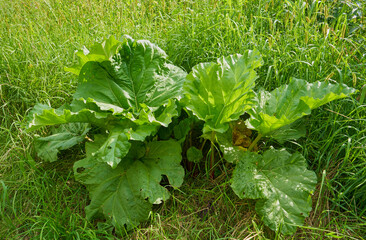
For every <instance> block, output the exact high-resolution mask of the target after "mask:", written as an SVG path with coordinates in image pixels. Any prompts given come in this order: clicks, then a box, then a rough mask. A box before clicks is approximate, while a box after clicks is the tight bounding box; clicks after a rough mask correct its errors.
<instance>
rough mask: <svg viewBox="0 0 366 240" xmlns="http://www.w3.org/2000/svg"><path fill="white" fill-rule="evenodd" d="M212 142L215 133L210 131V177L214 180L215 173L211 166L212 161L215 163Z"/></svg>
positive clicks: (212, 164)
mask: <svg viewBox="0 0 366 240" xmlns="http://www.w3.org/2000/svg"><path fill="white" fill-rule="evenodd" d="M214 140H215V132H214V131H212V132H211V159H210V177H211V179H214V177H215V172H214V170H213V166H214V161H215V156H214V155H215V145H214Z"/></svg>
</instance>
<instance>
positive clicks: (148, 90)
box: [28, 36, 355, 234]
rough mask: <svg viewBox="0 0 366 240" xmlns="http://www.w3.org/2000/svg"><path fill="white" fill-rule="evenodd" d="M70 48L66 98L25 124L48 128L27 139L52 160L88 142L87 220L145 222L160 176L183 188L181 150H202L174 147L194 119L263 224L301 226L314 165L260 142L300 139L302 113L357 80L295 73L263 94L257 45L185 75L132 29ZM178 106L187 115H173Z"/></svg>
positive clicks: (80, 172)
mask: <svg viewBox="0 0 366 240" xmlns="http://www.w3.org/2000/svg"><path fill="white" fill-rule="evenodd" d="M77 55H78V57H79V63H78V64H76V65H75V66H73V67H70V68H66V70H67V71H69V72H72V73H74V74H76V75H77V76H78V85H77V88H76V91H75V93H74V95H73V100H72V102H71V103H70V104H65V105H63V106H61V107H59V108H57V109H55V108H52V107H50V106H48V105H44V104H37V105H36V106H34V108H33V109H32V110H31V111H30V113H29V115H28V130H29V131H32V130H37V129H39V128H41V127H45V126H50V128H51V129H50V135H49V136H46V137H38V138H36V140H35V149H36V151H37V154H38V156H39V157H40V158H41V159H43V160H45V161H50V162H53V161H56V160H57V159H58V154H59V152H60V151H62V150H65V149H68V148H70V147H72V146H74V145H76V144H80V143H82V142H85V141H86V143H85V158H84V159H82V160H78V161H76V162H75V164H74V174H75V178H76V179H77V180H78V181H80V182H81V183H82V184H84V185H85V186H86V188H87V189H88V191H89V194H90V204H89V206H87V207H86V209H85V211H86V215H87V217H88V218H90V219H91V218H93V217H95V216H98V215H99V214H103V215H104V216H105V218H106V219H107V220H108V221H110V222H111V223H112V224H113V225H114V226H115V227H117V228H123V227H125V228H126V229H127V230H129V229H131V228H133V227H135V226H137V225H138V224H139V223H140V222H141V221H144V220H146V219H147V218H148V216H149V213H150V211H151V207H152V205H153V204H160V203H162V202H163V201H165V200H167V199H168V198H169V196H170V193H169V191H168V189H167V188H166V185H165V186H162V184H161V180H162V178H163V176H166V179H167V180H168V181H169V184H168V186H171V187H173V188H177V187H179V186H181V184H182V182H183V177H184V170H183V167H182V166H181V160H182V154H183V155H184V156H187V158H188V160H189V161H191V162H194V163H199V162H200V161H201V160H202V159H205V157H204V156H203V155H202V152H201V151H200V150H201V149H202V148H201V149H198V148H196V147H194V146H190V147H183V148H182V146H186V145H184V144H182V143H184V139H185V137H186V136H187V134H188V132H189V131H193V130H191V125H192V124H193V123H194V122H197V121H200V122H202V123H203V124H202V126H203V127H202V129H201V133H202V138H205V139H206V140H208V141H211V151H210V153H211V157H210V159H211V160H210V161H211V163H210V165H211V167H213V165H214V161H215V154H214V151H215V149H216V146H215V145H217V146H218V147H219V149H220V152H221V153H222V154H221V155H222V156H223V158H224V159H225V160H226V161H227V162H229V163H232V164H233V167H234V171H233V175H232V179H231V187H232V189H233V191H234V192H235V193H236V194H237V195H238V197H239V198H250V199H257V203H256V210H257V212H258V214H259V215H260V216H261V218H262V220H263V222H264V223H265V224H266V225H267V226H269V227H270V228H271V229H272V230H274V231H281V232H282V233H283V234H292V233H294V232H295V230H296V227H297V226H301V225H302V224H303V223H304V219H305V218H306V217H307V216H308V215H309V212H310V211H311V194H312V193H313V191H314V189H315V185H316V183H317V178H316V175H315V173H314V172H313V171H311V170H308V169H307V161H306V159H305V158H304V157H303V156H302V155H301V153H299V152H289V151H287V150H286V149H284V148H283V149H275V148H273V147H268V146H267V147H263V145H259V144H258V143H259V141H263V140H264V141H265V140H266V139H270V138H274V139H276V140H278V141H279V142H281V143H282V142H284V141H286V140H290V139H297V138H299V137H301V136H304V131H302V130H301V129H300V128H298V125H299V124H296V121H297V120H298V119H300V118H301V117H303V116H305V115H308V114H310V113H311V110H312V109H314V108H317V107H319V106H321V105H323V104H326V103H328V102H330V101H333V100H336V99H340V98H344V97H347V96H349V95H351V94H352V93H354V91H355V90H354V89H352V88H349V87H347V86H346V85H343V84H332V83H328V82H314V83H308V82H306V81H304V80H300V79H295V78H293V79H290V81H289V84H288V85H283V86H280V87H279V88H277V89H274V90H273V91H271V92H267V91H264V90H259V91H254V90H255V89H256V86H255V80H256V79H257V74H256V71H255V69H256V68H258V67H260V66H261V65H262V62H263V60H262V58H261V56H260V53H259V52H258V51H256V50H252V51H249V50H248V51H246V52H244V53H242V54H235V55H230V56H227V57H221V58H219V59H217V61H216V62H206V63H200V64H198V65H196V66H194V67H193V69H192V71H191V72H190V73H189V74H186V73H185V72H184V71H183V70H182V69H180V68H179V67H176V66H174V65H172V64H171V63H170V62H169V61H168V60H167V55H166V54H165V52H164V51H163V50H162V49H160V48H159V47H157V46H156V45H154V44H152V43H150V42H149V41H145V40H139V41H136V40H133V39H132V38H130V37H128V36H124V37H123V38H122V39H121V40H120V41H118V40H116V39H115V38H113V37H111V38H109V39H107V40H105V41H104V42H102V43H98V44H96V45H94V46H93V47H91V48H90V49H84V50H83V51H80V52H77ZM182 111H184V112H185V114H186V115H188V116H190V117H189V118H183V117H181V116H180V113H181V112H182ZM244 114H246V115H248V116H249V117H247V118H246V119H243V118H242V116H243V115H244ZM173 136H174V138H173ZM211 177H214V174H211Z"/></svg>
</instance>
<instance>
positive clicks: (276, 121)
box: [248, 79, 355, 135]
mask: <svg viewBox="0 0 366 240" xmlns="http://www.w3.org/2000/svg"><path fill="white" fill-rule="evenodd" d="M354 92H355V89H353V88H350V87H348V86H346V85H344V84H331V83H327V82H315V83H308V82H306V81H304V80H300V79H291V81H290V83H289V84H288V85H283V86H281V87H279V88H276V89H275V90H273V91H272V92H270V93H269V92H266V91H261V92H259V93H258V94H257V97H256V101H255V105H254V107H253V108H252V109H250V110H249V111H248V112H249V114H250V115H251V118H250V119H249V121H248V126H251V128H254V129H255V130H257V131H259V132H260V133H261V134H262V135H268V134H269V133H270V132H272V131H274V130H276V129H278V128H280V127H283V126H285V125H288V124H290V123H292V122H294V121H296V120H297V119H299V118H301V117H302V116H304V115H308V114H310V112H311V109H314V108H317V107H319V106H321V105H323V104H326V103H328V102H330V101H333V100H336V99H340V98H344V97H347V96H349V95H350V94H352V93H354Z"/></svg>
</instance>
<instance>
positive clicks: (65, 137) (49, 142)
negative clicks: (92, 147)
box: [35, 123, 90, 162]
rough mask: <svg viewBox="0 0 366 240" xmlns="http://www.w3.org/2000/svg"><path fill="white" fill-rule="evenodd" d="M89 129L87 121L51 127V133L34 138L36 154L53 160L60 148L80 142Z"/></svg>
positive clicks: (63, 148) (44, 158)
mask: <svg viewBox="0 0 366 240" xmlns="http://www.w3.org/2000/svg"><path fill="white" fill-rule="evenodd" d="M89 130H90V127H89V124H87V123H68V124H63V125H61V126H60V127H58V128H53V129H52V135H50V136H47V137H40V138H37V139H36V143H35V148H36V151H37V155H38V156H39V157H40V158H42V159H43V160H46V161H49V162H54V161H56V160H57V154H58V153H59V151H60V150H65V149H68V148H71V147H72V146H74V145H76V144H78V143H80V142H82V141H83V140H84V139H85V136H86V134H87V132H88V131H89Z"/></svg>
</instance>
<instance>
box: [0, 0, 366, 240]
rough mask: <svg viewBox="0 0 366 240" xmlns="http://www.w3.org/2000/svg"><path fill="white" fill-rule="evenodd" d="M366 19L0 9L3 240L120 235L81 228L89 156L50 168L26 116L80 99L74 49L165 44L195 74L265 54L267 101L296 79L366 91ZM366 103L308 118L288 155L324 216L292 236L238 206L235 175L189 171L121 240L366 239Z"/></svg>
mask: <svg viewBox="0 0 366 240" xmlns="http://www.w3.org/2000/svg"><path fill="white" fill-rule="evenodd" d="M357 3H359V5H357ZM365 12H366V4H365V3H364V2H362V1H359V2H357V1H353V2H351V1H305V2H303V1H275V0H263V1H244V0H242V1H240V0H237V1H230V0H227V1H214V0H202V1H189V0H186V1H165V0H157V1H138V0H129V1H91V0H88V1H79V0H74V1H71V0H68V1H56V0H52V1H51V0H49V1H48V0H45V1H35V0H19V1H10V0H8V1H7V0H0V23H1V24H0V33H1V34H0V122H1V126H0V239H97V238H99V239H115V238H117V236H118V234H116V233H115V232H113V231H112V230H111V229H110V227H109V226H108V225H106V224H104V223H103V221H102V220H95V221H92V222H90V221H88V220H86V218H85V213H84V208H85V206H86V205H87V204H88V197H87V196H88V195H87V192H86V190H85V189H84V188H83V186H81V185H80V184H79V183H77V182H76V181H75V180H74V178H73V174H72V167H71V166H72V164H73V162H74V161H75V160H77V159H80V158H81V156H79V155H78V154H79V153H80V151H78V150H79V149H77V148H76V149H72V150H70V151H67V152H65V154H64V155H63V156H62V159H63V161H62V162H57V163H56V164H50V163H44V162H41V160H40V159H38V158H37V157H36V155H35V153H34V150H33V146H32V140H33V135H30V134H28V133H27V132H25V130H24V123H25V120H24V116H25V115H26V113H27V111H29V109H30V108H31V107H32V106H33V105H34V104H35V103H36V102H42V103H48V102H49V103H50V104H52V106H54V107H58V106H60V105H61V104H63V103H65V102H66V101H67V100H69V99H70V97H71V96H72V93H73V91H74V89H75V86H76V83H75V77H74V76H72V75H71V74H69V73H66V72H64V71H63V68H64V67H65V66H70V65H71V64H72V63H73V62H74V61H75V60H76V59H75V56H74V51H75V50H76V49H79V48H81V47H82V46H84V45H85V46H87V47H88V46H91V45H92V44H93V43H94V42H95V41H99V40H102V39H103V38H104V37H106V36H109V35H115V36H117V37H119V36H121V35H122V34H129V35H131V36H132V37H133V38H135V39H148V40H150V41H152V42H154V43H156V44H158V45H159V46H160V47H161V48H162V49H164V50H165V51H166V52H167V54H168V55H169V57H170V60H171V61H172V62H174V63H175V64H177V65H179V66H181V67H183V68H184V69H186V70H187V71H189V70H190V69H191V68H192V66H194V65H195V64H196V63H199V62H203V61H211V60H214V59H215V58H217V57H219V56H222V55H228V54H232V53H240V52H243V51H244V50H245V49H253V48H257V49H258V50H259V51H260V52H261V53H262V55H263V58H264V65H263V66H262V67H261V68H260V69H259V70H258V74H259V77H260V78H259V79H258V80H257V85H258V86H262V87H264V88H266V89H267V90H270V89H273V88H275V87H277V86H279V85H281V84H283V83H287V82H288V81H289V79H290V77H297V78H302V79H305V80H307V81H310V82H312V81H317V80H320V81H330V82H333V81H336V82H343V83H345V84H348V85H349V86H352V87H355V88H356V89H358V90H361V87H362V86H364V84H365V83H366V81H365V76H366V60H365V59H366V58H365V56H366V47H365V46H366V37H365V36H366V34H365V33H366V31H365V30H366V28H365V24H366V20H365ZM362 14H363V15H362ZM359 98H360V93H357V94H356V95H354V99H345V100H340V101H337V102H334V103H331V104H327V105H326V106H323V107H321V108H320V109H318V110H316V111H314V112H313V114H312V115H311V116H310V117H308V118H306V120H307V124H306V127H307V137H306V138H303V139H301V140H299V141H298V142H297V143H288V144H287V147H289V148H292V149H294V150H298V151H301V152H302V153H303V154H304V155H305V156H306V158H307V159H308V161H309V164H310V166H311V168H312V169H314V170H315V171H316V173H317V175H318V178H319V184H318V187H317V191H316V192H315V194H314V196H313V202H314V205H313V209H314V211H313V212H312V213H311V216H310V217H309V218H308V219H307V220H306V225H305V226H304V227H303V228H300V229H299V230H298V232H297V233H296V234H295V235H294V236H290V237H283V236H280V235H276V234H275V233H273V232H271V231H270V230H268V229H267V228H266V227H264V226H263V224H262V222H261V221H260V218H259V217H258V216H257V215H256V214H255V211H254V202H253V201H245V200H244V201H243V200H240V199H238V198H237V197H236V196H235V194H234V193H233V192H232V191H231V189H230V187H229V185H230V183H229V182H228V181H229V179H230V178H229V177H228V176H226V175H223V176H221V177H219V178H217V179H215V180H208V179H206V178H205V173H204V171H203V172H202V175H199V176H195V177H193V174H189V173H188V175H189V176H191V177H187V178H186V182H185V184H184V186H182V188H181V189H179V190H175V191H174V192H173V197H172V199H171V200H169V201H168V202H167V203H165V204H164V205H162V206H158V207H156V209H155V210H154V212H153V213H152V215H151V219H150V220H149V221H148V222H146V223H144V224H142V225H141V226H140V227H139V228H137V229H135V230H134V231H132V232H130V233H127V234H126V235H124V236H121V238H127V239H129V238H132V239H230V238H231V239H245V238H248V239H249V238H250V237H252V238H254V239H266V238H269V239H287V238H290V239H323V238H324V239H326V238H332V237H333V238H336V237H338V238H349V239H352V238H353V239H363V238H365V236H366V230H365V229H366V217H365V216H366V198H365V196H366V177H365V176H366V154H365V149H366V130H365V129H366V122H365V121H366V106H365V105H361V104H360V103H359V101H358V100H359ZM363 104H364V103H363ZM38 134H42V132H38ZM220 166H221V165H220ZM201 169H204V167H203V166H201ZM226 170H227V171H228V172H230V170H231V169H230V167H229V168H228V169H226Z"/></svg>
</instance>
